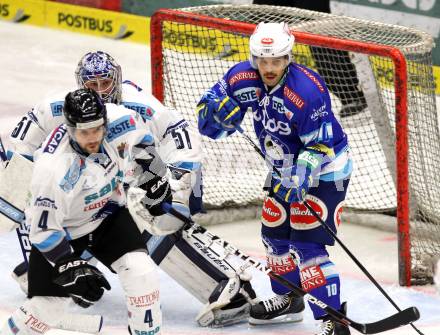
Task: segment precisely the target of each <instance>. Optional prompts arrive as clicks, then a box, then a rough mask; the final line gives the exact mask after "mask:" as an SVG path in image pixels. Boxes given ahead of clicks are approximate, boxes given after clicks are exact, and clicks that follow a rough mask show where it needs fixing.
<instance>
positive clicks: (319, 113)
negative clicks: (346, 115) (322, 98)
mask: <svg viewBox="0 0 440 335" xmlns="http://www.w3.org/2000/svg"><path fill="white" fill-rule="evenodd" d="M326 115H328V112H327V104H326V103H325V102H324V104H323V105H322V106H321V107H319V108H318V109H313V113H312V115H310V119H311V120H312V121H316V120H318V119H320V118H322V117H324V116H326Z"/></svg>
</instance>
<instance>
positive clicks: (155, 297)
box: [127, 290, 160, 308]
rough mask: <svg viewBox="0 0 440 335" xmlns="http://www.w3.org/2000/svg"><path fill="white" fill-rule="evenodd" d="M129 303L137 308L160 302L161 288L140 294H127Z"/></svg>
mask: <svg viewBox="0 0 440 335" xmlns="http://www.w3.org/2000/svg"><path fill="white" fill-rule="evenodd" d="M127 298H128V303H129V304H130V305H131V306H135V307H137V308H142V307H149V306H152V305H154V304H156V303H158V302H159V298H160V294H159V290H155V291H153V292H151V293H149V294H145V295H140V296H127Z"/></svg>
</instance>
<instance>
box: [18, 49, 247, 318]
mask: <svg viewBox="0 0 440 335" xmlns="http://www.w3.org/2000/svg"><path fill="white" fill-rule="evenodd" d="M75 75H76V80H77V83H78V86H79V87H82V88H84V87H87V88H91V89H93V90H95V91H96V92H98V94H99V95H100V96H101V98H102V99H103V100H104V101H105V102H112V103H115V104H121V105H124V106H125V107H127V108H130V109H132V110H134V111H136V112H137V113H138V114H139V115H141V116H142V118H143V119H144V121H145V123H146V125H147V127H148V128H149V130H150V132H151V134H152V136H153V137H154V140H155V144H156V149H157V150H158V152H159V154H160V156H161V158H162V159H163V160H164V161H165V163H167V165H168V176H169V179H170V183H171V186H172V189H173V192H174V195H175V196H176V197H177V198H179V199H180V201H181V202H182V203H184V204H185V206H187V207H189V209H190V213H191V214H195V213H198V212H200V211H201V210H202V188H201V181H200V180H201V178H200V169H201V164H200V162H201V144H200V138H199V136H200V135H199V134H198V132H197V131H195V130H194V129H193V127H191V126H190V124H189V123H188V122H187V121H186V120H184V119H183V118H182V116H181V114H180V113H179V112H178V111H176V110H173V109H168V108H166V107H165V106H163V105H162V104H161V103H160V102H159V101H158V100H157V99H156V98H155V97H154V96H152V95H150V94H146V93H145V92H143V91H142V90H141V89H140V88H139V87H138V86H136V85H135V84H134V83H132V82H130V81H124V82H122V75H121V68H120V66H119V65H118V64H117V63H116V62H115V60H114V59H113V58H112V57H111V56H110V55H108V54H107V53H105V52H101V51H98V52H90V53H87V54H86V55H84V56H83V57H82V58H81V60H80V62H79V64H78V67H77V69H76V71H75ZM65 94H66V92H62V93H59V94H55V95H53V96H51V97H49V98H47V99H45V100H44V101H42V102H41V103H39V104H37V105H36V106H35V107H34V108H33V110H32V111H30V112H29V113H27V114H26V115H25V116H23V118H22V120H21V121H20V122H19V123H18V124H17V126H16V128H15V129H14V131H13V132H12V134H11V137H10V139H11V142H12V143H13V151H14V152H18V153H20V154H22V155H24V156H25V157H28V158H29V159H32V156H33V153H34V151H35V150H36V149H37V148H38V147H39V145H40V144H41V142H42V141H43V139H44V138H45V137H46V136H47V134H48V133H49V132H50V131H51V130H52V129H54V128H56V127H58V126H59V125H60V124H61V123H62V122H63V120H64V119H63V113H62V110H63V103H64V101H63V99H64V96H65ZM118 131H119V130H118V129H114V132H115V133H116V132H118ZM109 136H113V134H112V133H111V132H110V133H109ZM143 225H144V226H143V227H139V228H140V229H141V230H146V231H145V232H144V234H143V236H144V239H145V242H146V244H147V248H148V250H149V253H150V255H151V257H152V259H153V260H154V262H155V263H156V264H158V265H159V266H160V267H161V268H162V269H163V270H164V271H166V272H167V273H168V274H169V275H170V276H171V277H172V278H174V279H175V280H176V281H177V282H178V283H179V284H180V285H182V286H183V287H184V288H185V289H187V290H188V291H189V292H190V293H191V294H192V295H193V296H195V297H196V298H197V299H198V300H199V301H201V302H202V303H203V304H205V306H204V307H203V308H202V310H201V311H200V313H199V315H198V316H197V321H198V323H199V324H200V325H201V326H224V325H228V324H231V323H235V322H239V321H241V320H246V319H247V316H248V313H249V308H250V304H249V301H253V300H254V299H255V293H254V292H253V289H252V287H251V285H250V282H249V279H250V277H249V275H248V274H246V273H241V272H240V271H237V270H236V269H238V268H239V266H234V265H232V263H231V262H229V261H228V257H223V256H225V255H224V250H215V251H213V250H211V252H207V251H206V250H208V251H210V249H209V247H207V249H206V250H205V249H204V250H202V249H200V245H201V244H200V241H204V242H205V243H206V245H207V246H209V245H210V242H209V241H210V238H211V236H210V234H209V232H206V233H198V234H196V235H187V234H177V235H176V234H172V233H173V232H174V231H175V230H176V229H175V228H173V229H168V230H164V229H163V225H162V227H157V220H151V222H150V224H147V223H146V222H144V223H143ZM159 235H161V236H159ZM213 255H217V256H216V257H217V259H215V257H214V258H213ZM234 261H235V260H234ZM182 269H186V271H182ZM14 272H15V277H16V278H17V279H18V280H19V282H21V284H22V287H23V288H24V290H26V282H25V280H26V266H25V263H23V264H21V265H20V266H18V267H16V269H15V270H14Z"/></svg>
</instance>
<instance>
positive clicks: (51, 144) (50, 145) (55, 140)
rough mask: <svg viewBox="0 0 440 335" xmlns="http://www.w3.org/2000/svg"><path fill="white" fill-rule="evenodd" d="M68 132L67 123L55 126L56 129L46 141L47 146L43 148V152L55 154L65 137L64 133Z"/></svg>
mask: <svg viewBox="0 0 440 335" xmlns="http://www.w3.org/2000/svg"><path fill="white" fill-rule="evenodd" d="M66 133H67V127H66V125H64V124H63V125H61V126H59V127H58V128H55V130H54V131H52V133H51V134H50V138H49V140H48V141H47V143H46V146H45V147H44V149H43V152H48V153H50V154H53V153H54V152H55V150H56V149H57V148H58V146H59V145H60V143H61V140H62V139H63V137H64V135H66Z"/></svg>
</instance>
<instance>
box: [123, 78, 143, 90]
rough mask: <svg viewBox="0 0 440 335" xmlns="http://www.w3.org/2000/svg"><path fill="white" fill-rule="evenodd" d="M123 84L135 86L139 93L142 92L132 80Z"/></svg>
mask: <svg viewBox="0 0 440 335" xmlns="http://www.w3.org/2000/svg"><path fill="white" fill-rule="evenodd" d="M122 83H123V84H127V85H130V86H133V87H134V88H135V89H136V90H137V91H138V92H141V91H142V88H140V87H139V86H138V85H136V84H135V83H133V82H132V81H131V80H124V81H123V82H122Z"/></svg>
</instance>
